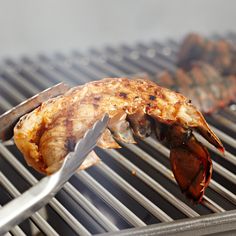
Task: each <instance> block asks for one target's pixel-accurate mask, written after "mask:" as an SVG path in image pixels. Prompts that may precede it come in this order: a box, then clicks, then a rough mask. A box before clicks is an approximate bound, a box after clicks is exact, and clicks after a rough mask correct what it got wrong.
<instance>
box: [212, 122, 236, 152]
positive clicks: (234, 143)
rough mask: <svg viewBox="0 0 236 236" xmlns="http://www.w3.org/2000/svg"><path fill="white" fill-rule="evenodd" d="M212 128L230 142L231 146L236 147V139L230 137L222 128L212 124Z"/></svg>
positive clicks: (221, 137) (222, 138)
mask: <svg viewBox="0 0 236 236" xmlns="http://www.w3.org/2000/svg"><path fill="white" fill-rule="evenodd" d="M210 127H211V129H212V130H213V131H214V132H215V134H216V135H217V136H218V137H219V138H220V139H221V140H222V141H224V142H225V143H227V144H229V145H230V146H231V147H236V140H235V139H233V138H232V137H230V136H229V135H227V134H225V133H223V132H222V131H221V130H219V129H217V128H216V127H214V126H212V125H210Z"/></svg>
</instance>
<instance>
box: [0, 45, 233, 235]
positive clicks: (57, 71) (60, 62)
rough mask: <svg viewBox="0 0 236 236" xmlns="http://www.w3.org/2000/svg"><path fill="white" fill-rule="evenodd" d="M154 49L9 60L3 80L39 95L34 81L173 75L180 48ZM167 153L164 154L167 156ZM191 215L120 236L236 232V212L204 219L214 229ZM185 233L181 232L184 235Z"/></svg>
mask: <svg viewBox="0 0 236 236" xmlns="http://www.w3.org/2000/svg"><path fill="white" fill-rule="evenodd" d="M152 45H154V46H155V47H154V49H155V50H154V49H153V51H151V50H152V48H149V49H148V50H149V51H148V50H146V49H145V45H143V44H138V45H137V46H136V47H135V48H130V47H128V46H121V50H119V49H118V50H115V49H114V48H111V47H107V48H106V49H105V50H104V52H105V53H101V52H99V51H97V50H95V49H93V50H90V52H89V53H88V55H87V56H84V55H82V54H81V53H79V52H74V53H72V55H71V56H70V57H65V56H64V55H63V54H60V53H57V54H56V55H55V57H54V58H56V60H55V61H53V60H52V59H50V58H47V57H46V56H45V55H40V56H39V57H37V60H36V61H34V60H33V62H32V59H31V58H29V57H24V58H23V59H22V60H21V61H20V63H19V62H18V63H15V62H14V60H10V59H8V60H5V65H7V66H6V67H4V66H2V69H1V73H0V74H1V75H5V76H6V75H7V76H8V78H9V77H10V78H12V79H13V80H15V81H18V82H17V84H18V85H20V86H21V87H22V86H24V84H23V85H22V81H23V82H24V83H26V84H29V87H28V90H31V92H33V93H37V92H38V91H39V90H38V88H37V86H35V85H34V83H32V81H31V82H30V79H29V78H31V80H33V81H34V82H36V83H37V84H39V85H40V86H41V87H42V88H43V87H44V86H51V85H53V84H55V82H58V80H63V75H64V76H66V77H67V78H70V80H69V81H70V83H71V85H75V79H76V78H78V77H79V76H81V77H80V78H81V80H80V82H81V83H83V82H86V81H87V80H91V78H92V79H98V78H99V77H104V76H105V75H106V73H109V75H113V76H115V75H116V76H122V75H125V74H127V72H129V74H135V73H138V72H143V70H145V71H146V72H149V74H151V75H152V74H154V73H157V72H158V71H160V70H161V69H163V67H167V68H170V70H172V69H174V68H173V64H172V63H173V61H174V60H173V59H172V58H175V57H174V53H175V52H176V50H175V47H176V46H177V45H176V44H174V42H173V41H171V47H170V46H169V44H166V45H162V44H159V43H156V42H154V43H152ZM168 48H169V49H168ZM157 49H158V50H157ZM145 50H146V51H145ZM153 52H156V53H157V55H158V59H159V60H157V56H156V55H154V53H153ZM114 55H116V56H115V57H114ZM153 55H154V56H153ZM170 56H171V58H170ZM122 58H123V59H122ZM140 58H141V59H140ZM160 58H161V60H160ZM160 61H161V62H160ZM144 62H145V63H144ZM68 65H69V66H71V67H72V68H73V69H72V70H70V69H68ZM91 65H92V66H91ZM115 65H116V66H115ZM171 65H172V66H171ZM39 67H40V68H41V71H44V74H42V73H38V72H37V69H38V68H39ZM121 68H123V70H121ZM140 68H142V69H140ZM155 68H158V70H155V71H154V69H155ZM122 72H124V73H122ZM20 73H21V74H23V75H24V76H22V75H21V74H20ZM19 75H20V76H19ZM26 78H27V79H26ZM2 81H3V80H2ZM42 81H44V82H42ZM45 81H47V82H45ZM9 87H10V90H9ZM4 88H5V89H8V91H12V90H11V88H12V86H9V83H8V85H6V82H5V87H4ZM13 88H14V87H13ZM13 91H15V93H13V94H14V96H15V98H14V99H15V100H19V99H24V98H25V97H24V95H22V94H20V93H17V92H16V91H17V90H16V89H15V90H13ZM11 93H12V92H11ZM14 99H13V100H14ZM12 105H13V104H12V103H9V102H8V101H7V100H6V99H3V100H2V101H1V104H0V106H3V107H5V109H6V110H7V109H9V108H10V107H11V106H12ZM227 138H228V136H227ZM227 138H224V139H226V140H227ZM228 139H229V140H227V141H228V142H229V143H231V142H232V140H230V138H228ZM1 145H2V144H0V151H1V152H2V151H3V150H5V149H4V148H3V147H2V146H1ZM5 151H6V150H5ZM116 152H117V151H115V153H116ZM163 152H165V150H164V151H163ZM110 153H111V152H110ZM118 154H119V153H118ZM118 154H117V153H116V154H115V156H117V155H118ZM5 155H6V154H5ZM7 155H8V156H9V155H10V154H9V153H8V154H7ZM119 155H120V154H119ZM12 158H13V159H12V165H14V162H16V161H15V157H14V156H13V157H12ZM227 158H228V159H229V160H231V158H230V156H227ZM122 159H123V160H124V157H122V155H121V160H122ZM233 160H235V159H233ZM127 163H128V162H126V164H127ZM15 165H16V168H19V164H15ZM102 165H103V164H102ZM105 165H106V164H105ZM129 165H130V167H131V168H130V171H131V170H132V168H135V167H134V166H132V163H131V164H129ZM106 166H107V165H106ZM99 168H100V167H99ZM105 168H106V167H105ZM100 169H101V168H100ZM107 170H108V169H107ZM137 170H138V169H137ZM138 171H139V170H138ZM21 172H22V173H23V174H24V175H25V177H26V178H27V179H28V180H29V182H30V183H31V184H35V183H36V181H37V180H36V179H35V178H34V177H33V178H32V176H31V174H30V175H29V174H26V173H27V172H28V171H27V170H25V168H21ZM84 173H85V174H80V175H82V177H83V178H89V177H88V175H89V174H87V172H84ZM106 173H109V172H108V171H107V172H106ZM136 173H138V172H137V171H136ZM140 173H141V174H140V176H141V179H142V181H144V180H146V181H147V183H148V181H150V183H154V184H153V185H152V188H154V189H156V190H158V191H164V190H163V189H162V188H161V186H159V185H156V184H155V181H154V182H153V181H152V179H150V178H149V177H148V176H147V175H143V174H142V172H140ZM108 176H109V174H108ZM110 176H111V174H110ZM226 176H227V175H226ZM231 177H232V176H231ZM229 180H232V178H230V179H229ZM91 183H92V186H91V188H94V186H97V185H96V184H97V182H96V180H94V179H90V183H88V185H89V184H91ZM128 184H129V183H128ZM125 185H126V186H127V181H126V183H125V184H124V186H125ZM124 186H123V187H124ZM130 186H131V185H130ZM72 187H73V185H72V184H71V183H67V184H66V185H65V187H64V188H63V191H65V192H66V193H67V194H68V193H69V192H71V191H72ZM210 187H212V186H210ZM215 188H216V189H217V188H218V191H221V190H222V188H219V186H217V185H216V186H215ZM100 190H101V196H102V195H104V193H105V194H106V193H107V192H106V191H104V190H103V189H102V188H100ZM223 190H224V189H223ZM224 191H225V190H224ZM72 192H73V191H72ZM78 193H79V192H78V190H77V191H76V193H75V192H74V193H73V194H71V195H70V196H71V197H73V195H74V198H77V200H76V201H77V202H79V200H78ZM163 194H165V192H163ZM15 196H16V194H15ZM81 196H82V195H80V196H79V197H80V199H82V197H81ZM104 196H105V195H104ZM142 196H143V194H142ZM170 198H171V197H170ZM108 200H109V199H108ZM231 200H235V199H234V196H233V197H232V199H231ZM53 201H54V202H53V203H51V204H54V206H53V207H54V208H55V209H56V208H58V211H59V212H60V213H62V214H63V212H64V213H66V212H67V210H66V208H65V207H64V206H61V205H60V204H61V203H60V202H59V201H58V200H57V199H54V200H53ZM204 201H205V203H204V204H205V205H206V206H208V208H211V210H212V211H215V212H221V211H223V210H224V209H223V208H222V209H221V208H220V207H218V206H217V204H215V203H214V202H213V203H212V202H211V201H208V199H207V198H206V199H204ZM143 202H144V201H143ZM80 204H85V206H87V211H89V209H90V210H93V211H94V207H93V206H92V204H91V203H88V202H87V203H86V200H85V198H83V200H80ZM177 205H178V204H177ZM117 206H118V208H117V211H119V210H120V209H121V213H120V214H124V212H122V210H124V209H125V208H123V206H122V205H119V203H118V205H117ZM119 206H121V208H120V209H119ZM180 206H182V207H183V209H185V205H182V204H181V203H180ZM115 207H116V206H115ZM124 211H125V214H128V215H127V219H129V218H130V217H131V218H130V221H131V222H130V223H131V224H133V225H136V226H138V227H140V226H142V225H143V223H142V222H140V221H139V218H136V217H135V216H133V214H130V213H127V212H129V211H127V210H124ZM156 211H157V212H158V214H162V217H164V218H163V219H162V220H163V221H170V220H171V219H168V218H165V216H164V214H163V213H162V211H160V210H159V209H156ZM189 212H191V210H189V209H188V208H187V210H186V213H187V214H190V215H189V216H194V218H193V219H188V220H186V219H185V220H184V221H183V220H175V221H174V222H168V224H167V223H158V224H153V225H151V226H145V228H143V227H141V228H133V229H129V230H121V231H119V232H118V233H119V234H121V235H122V234H124V235H132V234H134V233H135V234H140V235H142V233H145V234H147V235H148V234H149V235H151V234H153V233H156V234H157V233H161V232H162V233H172V232H174V231H173V230H174V229H175V230H176V231H175V233H179V232H181V233H183V232H185V230H189V229H191V230H192V232H196V233H197V232H200V231H198V230H197V229H196V227H200V226H202V225H204V226H205V227H206V228H204V229H202V231H201V232H200V233H203V234H205V233H208V234H209V233H215V232H225V231H226V230H233V229H234V230H235V229H236V226H234V225H233V222H236V219H235V217H236V211H235V210H231V211H227V212H225V213H217V214H215V215H210V216H201V217H200V219H205V220H206V222H207V223H209V224H206V223H205V224H204V223H203V222H198V221H197V220H198V217H197V216H198V214H196V213H194V212H195V211H193V212H192V213H189ZM131 213H132V212H131ZM65 215H66V216H65V219H66V221H67V222H68V223H69V222H70V227H72V228H73V230H74V231H75V232H76V233H77V234H84V235H90V233H89V232H88V231H87V229H86V228H84V226H83V225H82V224H80V223H78V220H77V219H76V218H75V217H73V215H71V214H67V213H66V214H65ZM103 216H104V215H103V214H102V216H101V215H99V213H98V212H97V221H99V217H103ZM218 216H219V217H221V218H222V219H220V218H218ZM95 218H96V217H95ZM101 219H102V218H101ZM107 220H108V219H106V220H105V218H103V220H100V224H101V225H102V224H104V225H103V226H102V227H103V228H106V229H107V230H112V231H117V230H118V228H117V227H114V225H113V224H112V223H111V222H110V223H109V220H108V221H107ZM32 221H33V222H34V224H35V220H34V219H33V217H32ZM71 222H72V223H71ZM103 222H105V223H103ZM185 222H188V223H185ZM36 224H37V223H36ZM214 224H216V226H217V227H216V226H215V227H212V226H213V225H214ZM45 225H46V223H45V224H43V225H42V226H41V227H40V228H41V230H42V231H43V232H44V233H45V234H48V233H51V234H50V235H56V234H57V233H56V232H53V231H52V230H51V231H50V225H49V226H45ZM186 225H187V226H186ZM223 226H224V227H223ZM44 227H45V228H44ZM178 228H179V229H178ZM180 229H181V230H182V231H180ZM14 230H16V231H20V230H21V229H19V227H15V229H13V231H14ZM47 230H49V231H47ZM204 230H205V231H204ZM211 230H212V231H211ZM13 231H12V233H13V234H14V232H13ZM186 233H187V231H186ZM15 234H16V235H19V232H18V234H17V233H15ZM22 235H23V234H22ZM108 235H109V233H108ZM112 235H115V233H114V232H113V233H112Z"/></svg>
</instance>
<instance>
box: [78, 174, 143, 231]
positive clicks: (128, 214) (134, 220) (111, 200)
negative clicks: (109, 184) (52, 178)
mask: <svg viewBox="0 0 236 236" xmlns="http://www.w3.org/2000/svg"><path fill="white" fill-rule="evenodd" d="M77 176H78V177H79V179H80V180H82V181H83V183H85V184H86V185H87V186H88V187H89V188H90V189H92V190H93V192H94V193H96V194H98V195H99V196H100V197H101V198H102V199H104V200H105V202H107V203H108V204H109V205H110V206H112V208H114V209H115V210H116V211H117V212H118V213H120V215H121V216H123V217H124V218H125V219H126V220H127V221H128V222H129V223H130V224H131V225H133V226H135V227H140V226H146V224H145V223H144V222H143V221H142V220H141V219H139V218H138V217H137V216H136V215H135V214H134V213H133V212H132V211H130V210H129V209H128V208H127V207H126V206H125V205H124V204H122V203H121V202H120V201H119V200H118V199H117V198H115V197H114V196H113V195H112V194H111V193H110V192H108V191H107V190H106V189H105V188H104V187H103V186H102V185H101V184H99V183H98V182H97V181H96V180H95V179H94V178H93V177H92V176H91V175H90V174H88V173H87V172H85V171H79V172H77Z"/></svg>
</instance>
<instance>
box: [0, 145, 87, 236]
mask: <svg viewBox="0 0 236 236" xmlns="http://www.w3.org/2000/svg"><path fill="white" fill-rule="evenodd" d="M0 153H1V154H2V155H3V157H5V158H6V160H7V161H8V162H9V163H10V164H11V165H12V166H13V167H14V169H15V170H17V172H18V173H19V174H20V175H21V176H22V177H23V178H24V179H25V180H26V181H27V182H29V183H30V184H31V185H35V184H36V183H37V182H38V181H37V179H36V178H35V177H34V176H33V175H32V174H31V173H30V172H29V171H28V170H27V169H26V168H25V167H24V166H23V165H22V164H21V163H20V162H19V161H18V160H17V159H16V158H15V157H14V155H13V154H12V153H11V152H10V151H8V150H7V149H6V148H5V147H4V146H3V145H2V144H1V143H0ZM49 205H50V206H51V207H52V208H53V209H54V210H55V211H56V212H57V213H58V214H59V215H60V216H61V218H62V219H63V220H64V221H65V222H67V224H68V225H69V226H70V227H71V228H72V229H73V230H74V231H75V232H76V233H77V234H79V235H80V234H81V235H90V233H89V232H88V230H87V229H86V228H85V227H84V226H82V225H81V224H80V223H79V222H78V221H77V220H76V218H75V217H74V216H73V215H71V214H70V212H69V211H68V210H67V209H66V208H65V207H64V206H63V205H62V204H61V203H60V202H59V201H58V200H57V199H56V198H53V199H52V200H51V201H50V202H49Z"/></svg>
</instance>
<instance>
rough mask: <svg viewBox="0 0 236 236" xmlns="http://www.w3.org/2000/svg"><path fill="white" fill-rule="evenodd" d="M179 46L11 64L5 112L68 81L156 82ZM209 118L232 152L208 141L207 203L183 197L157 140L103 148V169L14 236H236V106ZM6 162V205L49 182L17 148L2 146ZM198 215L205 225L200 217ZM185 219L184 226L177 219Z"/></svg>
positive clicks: (4, 79)
mask: <svg viewBox="0 0 236 236" xmlns="http://www.w3.org/2000/svg"><path fill="white" fill-rule="evenodd" d="M230 37H231V38H232V39H233V37H235V36H234V35H231V36H230ZM177 47H178V45H177V44H176V43H175V42H173V41H169V42H168V43H166V44H163V45H162V44H159V43H157V42H152V43H150V44H141V43H140V44H137V45H136V46H134V47H129V46H127V45H123V46H121V47H118V48H113V47H107V48H105V49H104V50H101V51H99V50H96V49H92V50H90V51H89V52H88V53H87V54H86V55H83V54H81V53H79V52H77V51H74V52H72V53H70V54H69V55H64V54H61V53H56V54H54V55H52V56H46V55H44V54H42V55H39V56H37V57H34V58H33V57H27V56H25V57H23V58H21V59H20V60H12V59H7V60H5V61H3V62H2V64H1V67H0V113H3V112H4V111H6V110H8V109H10V108H11V107H12V106H15V105H16V104H18V103H20V102H21V101H23V100H25V99H26V98H27V97H30V96H32V95H33V94H36V93H38V92H39V91H41V90H43V89H45V88H47V87H49V86H52V85H53V84H56V83H58V82H61V81H64V82H66V83H68V84H70V85H71V86H75V85H79V84H83V83H85V82H88V81H91V80H97V79H100V78H103V77H119V76H122V75H127V74H129V75H130V74H137V73H143V72H145V73H148V74H149V75H151V76H154V75H156V73H157V72H160V71H161V70H162V69H163V68H166V69H169V70H174V69H175V66H174V64H173V63H174V62H175V58H176V50H177ZM207 119H208V121H209V123H210V124H211V126H212V128H213V130H214V131H215V132H216V134H217V135H218V136H219V137H220V138H221V140H222V141H223V143H224V145H225V146H226V150H227V151H226V155H225V156H222V155H221V154H220V153H219V152H218V151H216V150H215V149H213V148H212V147H211V146H210V145H208V144H207V143H206V142H205V141H203V142H204V144H205V145H208V147H209V149H210V152H211V156H212V157H213V162H214V163H213V164H214V167H213V169H214V173H213V179H212V181H211V183H210V186H209V188H208V189H207V191H206V195H205V196H204V199H203V201H202V203H201V204H200V205H192V204H191V203H189V202H188V200H186V199H185V197H184V196H183V195H182V194H181V192H180V190H179V188H178V186H177V185H176V182H175V180H174V178H173V176H172V173H171V171H170V164H169V160H168V156H169V150H168V149H167V148H166V147H165V146H163V145H162V144H160V143H159V142H157V141H156V140H155V139H154V138H152V137H150V138H147V139H146V140H144V141H138V144H137V145H123V147H124V148H123V149H121V150H100V149H97V150H96V151H97V153H98V155H99V156H100V157H101V159H102V162H101V163H100V164H98V165H96V166H93V167H92V168H90V169H89V170H86V171H81V172H79V173H77V174H75V175H74V176H73V177H72V178H71V180H70V181H69V182H68V183H66V184H65V186H64V187H63V189H62V190H61V191H60V192H59V193H58V194H57V195H56V197H55V198H53V200H52V201H51V202H50V203H49V204H48V205H47V206H46V207H44V208H43V209H42V210H40V211H39V212H37V213H35V214H34V215H32V216H31V217H30V219H28V220H26V221H24V222H23V223H21V224H20V225H19V226H16V227H15V228H14V229H12V230H11V231H10V233H9V235H28V234H37V233H39V232H42V233H43V234H46V235H58V234H60V235H77V234H79V235H91V234H103V233H107V232H108V233H109V232H110V233H111V232H112V234H115V232H119V233H120V234H122V233H123V234H125V235H131V234H134V233H135V234H137V235H143V234H144V233H145V234H147V235H148V234H149V233H150V234H152V233H153V232H155V233H157V232H159V233H160V234H163V233H167V232H168V233H175V234H177V233H178V232H179V233H183V232H181V230H182V231H184V230H187V229H191V230H193V231H194V232H201V233H204V234H206V233H207V232H208V233H214V232H222V231H229V230H233V229H234V230H235V222H236V219H235V218H236V211H235V206H236V195H235V194H236V175H235V173H236V168H235V165H236V156H235V153H236V152H235V151H236V141H235V138H236V128H235V122H236V110H235V105H234V104H232V105H231V106H229V107H227V108H225V109H223V110H221V111H220V112H219V113H218V114H215V115H213V116H211V117H207ZM0 156H1V158H0V182H1V185H0V199H1V200H0V204H1V205H2V206H3V205H4V204H6V203H7V202H8V201H10V200H11V199H12V198H14V197H17V196H18V195H19V194H20V193H21V192H24V191H26V190H27V189H28V188H30V186H32V185H34V184H35V183H37V181H38V180H39V179H40V178H41V176H40V175H39V174H38V173H36V172H35V171H34V170H32V169H31V168H29V167H28V166H27V165H26V164H25V161H24V159H23V157H22V155H21V154H20V153H19V151H18V150H17V148H16V147H15V146H11V145H9V146H4V145H3V144H1V143H0ZM212 213H218V214H216V215H213V214H212ZM198 216H201V217H200V218H196V219H200V221H197V220H195V218H194V217H198ZM188 218H193V220H192V221H188V220H187V219H188ZM179 219H183V220H182V221H176V220H179ZM207 222H208V223H207ZM147 225H152V226H147ZM203 225H204V226H205V227H203ZM222 225H223V226H222ZM233 225H234V226H233ZM180 226H181V227H180ZM213 226H214V227H213ZM140 227H141V228H140ZM143 227H144V228H143ZM179 227H180V228H179ZM199 227H200V228H199ZM127 229H129V230H128V231H127ZM157 230H158V231H157Z"/></svg>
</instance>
